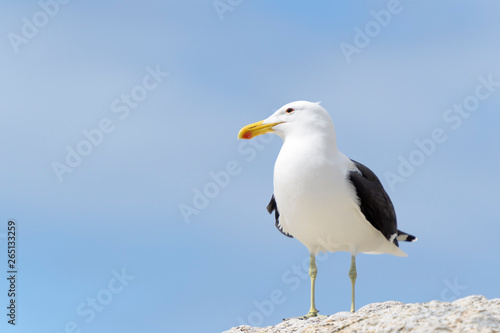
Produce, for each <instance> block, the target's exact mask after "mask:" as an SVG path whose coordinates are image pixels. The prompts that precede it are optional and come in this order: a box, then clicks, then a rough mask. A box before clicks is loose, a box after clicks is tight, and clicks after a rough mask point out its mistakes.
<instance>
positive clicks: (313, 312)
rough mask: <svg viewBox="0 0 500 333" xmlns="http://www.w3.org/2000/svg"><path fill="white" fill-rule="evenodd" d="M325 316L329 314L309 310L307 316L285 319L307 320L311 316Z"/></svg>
mask: <svg viewBox="0 0 500 333" xmlns="http://www.w3.org/2000/svg"><path fill="white" fill-rule="evenodd" d="M316 317H317V318H325V317H327V316H325V315H320V314H319V313H318V311H309V312H308V313H307V314H306V315H305V316H301V317H292V318H284V319H283V321H286V320H290V319H300V320H305V319H309V318H316Z"/></svg>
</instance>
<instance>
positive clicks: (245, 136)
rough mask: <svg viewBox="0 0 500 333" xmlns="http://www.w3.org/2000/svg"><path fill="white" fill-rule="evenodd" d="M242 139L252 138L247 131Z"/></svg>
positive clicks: (250, 133)
mask: <svg viewBox="0 0 500 333" xmlns="http://www.w3.org/2000/svg"><path fill="white" fill-rule="evenodd" d="M242 138H243V139H247V140H248V139H251V138H252V132H250V131H248V132H245V133H244V134H243V135H242Z"/></svg>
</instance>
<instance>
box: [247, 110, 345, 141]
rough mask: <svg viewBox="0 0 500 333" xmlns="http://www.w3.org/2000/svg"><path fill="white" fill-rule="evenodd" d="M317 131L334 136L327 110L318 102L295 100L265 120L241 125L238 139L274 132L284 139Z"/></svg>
mask: <svg viewBox="0 0 500 333" xmlns="http://www.w3.org/2000/svg"><path fill="white" fill-rule="evenodd" d="M319 132H322V133H328V134H330V135H333V136H335V128H334V126H333V121H332V118H331V117H330V115H329V114H328V112H327V111H326V110H325V109H324V108H323V107H322V106H321V105H319V103H312V102H307V101H297V102H292V103H288V104H286V105H283V106H282V107H281V108H279V109H278V110H277V111H276V112H275V113H273V114H272V115H271V116H270V117H269V118H267V119H265V120H261V121H259V122H256V123H253V124H250V125H247V126H245V127H243V128H242V129H241V130H240V132H239V134H238V139H251V138H253V137H256V136H257V135H261V134H265V133H274V134H277V135H279V136H280V137H281V138H283V140H285V138H287V137H291V136H295V135H301V136H304V135H306V134H308V133H319Z"/></svg>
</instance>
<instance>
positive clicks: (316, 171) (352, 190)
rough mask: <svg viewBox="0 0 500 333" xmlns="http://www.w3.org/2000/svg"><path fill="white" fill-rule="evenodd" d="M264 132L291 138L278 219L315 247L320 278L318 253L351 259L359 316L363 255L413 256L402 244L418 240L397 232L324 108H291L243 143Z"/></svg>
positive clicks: (279, 180) (282, 161)
mask: <svg viewBox="0 0 500 333" xmlns="http://www.w3.org/2000/svg"><path fill="white" fill-rule="evenodd" d="M264 133H274V134H277V135H279V136H280V137H281V138H282V139H283V146H282V148H281V151H280V153H279V156H278V159H277V160H276V164H275V168H274V194H273V196H272V198H271V202H270V203H269V205H268V206H267V210H268V211H269V213H272V212H274V213H275V219H276V227H277V228H278V230H279V231H280V232H281V233H283V234H284V235H285V236H288V237H294V238H296V239H298V240H299V241H300V242H301V243H303V244H304V245H305V246H306V247H307V248H308V250H309V253H310V254H311V272H313V273H311V274H313V275H314V278H315V274H316V273H314V272H316V266H315V262H314V256H315V255H316V254H317V253H318V252H321V251H330V252H336V251H347V252H350V253H351V255H352V265H351V271H350V273H349V276H350V277H351V281H353V303H352V307H351V310H354V281H355V279H356V270H355V257H356V255H357V254H358V253H371V254H379V253H389V254H393V255H396V256H406V254H405V253H404V252H403V251H402V250H401V249H400V248H399V247H398V241H413V240H415V239H416V238H415V237H414V236H411V235H409V234H406V233H404V232H402V231H399V230H398V229H397V222H396V213H395V211H394V207H393V205H392V202H391V200H390V198H389V196H388V195H387V193H386V192H385V190H384V188H383V186H382V184H381V183H380V181H379V179H378V178H377V176H376V175H375V174H374V173H373V172H372V171H371V170H370V169H368V168H367V167H366V166H364V165H363V164H361V163H358V162H356V161H353V160H351V159H349V158H348V157H347V156H345V155H344V154H343V153H342V152H340V151H339V150H338V148H337V144H336V137H335V128H334V125H333V122H332V120H331V118H330V116H329V114H328V112H327V111H326V110H325V109H324V108H323V107H321V106H320V105H319V104H318V103H311V102H306V101H299V102H293V103H289V104H287V105H285V106H283V107H281V108H280V109H279V110H277V111H276V112H275V113H274V114H273V115H271V116H270V117H269V118H267V119H266V120H263V121H260V122H258V123H254V124H251V125H248V126H246V127H244V128H243V129H242V130H241V131H240V133H239V138H244V139H251V138H252V137H255V136H257V135H260V134H264ZM313 275H311V278H312V279H313ZM312 287H313V288H312V289H313V290H314V281H313V284H312ZM312 294H314V292H313V293H312ZM313 298H314V297H313ZM313 305H314V302H313V299H312V306H311V311H310V313H309V314H308V315H310V316H312V315H311V313H313V314H314V313H316V314H317V310H315V309H314V306H313Z"/></svg>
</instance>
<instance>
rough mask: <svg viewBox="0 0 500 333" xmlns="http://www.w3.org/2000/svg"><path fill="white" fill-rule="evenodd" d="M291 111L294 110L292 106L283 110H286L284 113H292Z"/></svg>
mask: <svg viewBox="0 0 500 333" xmlns="http://www.w3.org/2000/svg"><path fill="white" fill-rule="evenodd" d="M293 111H294V110H293V109H292V108H288V109H286V111H285V112H286V113H292V112H293Z"/></svg>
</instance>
